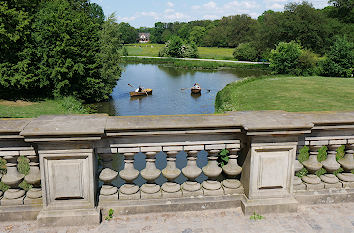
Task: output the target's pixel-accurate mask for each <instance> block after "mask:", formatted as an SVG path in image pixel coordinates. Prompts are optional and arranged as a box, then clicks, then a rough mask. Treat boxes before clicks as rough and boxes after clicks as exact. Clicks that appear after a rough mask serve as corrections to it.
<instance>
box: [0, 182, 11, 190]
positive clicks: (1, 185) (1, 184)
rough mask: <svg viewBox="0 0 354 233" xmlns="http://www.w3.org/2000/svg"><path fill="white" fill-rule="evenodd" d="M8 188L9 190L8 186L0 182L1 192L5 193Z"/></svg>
mask: <svg viewBox="0 0 354 233" xmlns="http://www.w3.org/2000/svg"><path fill="white" fill-rule="evenodd" d="M9 188H10V186H8V185H7V184H4V183H3V182H0V190H1V191H3V192H6V191H7V190H8V189H9Z"/></svg>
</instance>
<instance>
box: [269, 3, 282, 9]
mask: <svg viewBox="0 0 354 233" xmlns="http://www.w3.org/2000/svg"><path fill="white" fill-rule="evenodd" d="M268 8H270V9H272V10H282V9H283V8H284V5H282V4H279V3H273V4H272V5H270V6H269V7H268Z"/></svg>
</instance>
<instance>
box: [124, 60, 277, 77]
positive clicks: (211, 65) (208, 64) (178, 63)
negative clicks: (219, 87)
mask: <svg viewBox="0 0 354 233" xmlns="http://www.w3.org/2000/svg"><path fill="white" fill-rule="evenodd" d="M122 62H123V63H142V64H167V65H171V66H175V67H180V68H188V69H208V70H213V69H219V68H237V69H261V70H265V71H269V73H270V72H271V70H270V68H269V64H267V63H261V62H258V63H257V62H253V63H252V62H237V61H218V60H203V59H199V60H198V59H193V60H184V59H178V58H161V57H156V58H152V57H132V56H126V57H122Z"/></svg>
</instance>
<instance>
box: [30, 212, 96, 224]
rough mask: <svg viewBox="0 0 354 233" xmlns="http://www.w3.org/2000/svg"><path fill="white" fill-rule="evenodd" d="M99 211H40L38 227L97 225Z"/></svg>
mask: <svg viewBox="0 0 354 233" xmlns="http://www.w3.org/2000/svg"><path fill="white" fill-rule="evenodd" d="M100 222H101V214H100V210H99V209H77V210H76V209H72V210H42V211H41V212H39V214H38V216H37V223H38V225H39V226H47V227H48V226H82V225H99V224H100Z"/></svg>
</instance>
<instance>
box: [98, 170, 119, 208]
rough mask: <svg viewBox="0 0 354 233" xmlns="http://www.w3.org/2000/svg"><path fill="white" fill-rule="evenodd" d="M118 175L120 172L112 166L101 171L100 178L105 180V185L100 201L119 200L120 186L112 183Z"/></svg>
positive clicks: (102, 188) (101, 191)
mask: <svg viewBox="0 0 354 233" xmlns="http://www.w3.org/2000/svg"><path fill="white" fill-rule="evenodd" d="M117 176H118V172H116V171H114V170H112V169H110V168H104V169H103V170H102V171H101V173H100V175H99V179H100V180H101V181H102V182H103V185H102V187H101V190H100V196H99V201H100V203H103V202H109V201H116V200H118V188H117V187H115V186H113V185H112V181H113V180H114V179H115V178H117Z"/></svg>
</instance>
